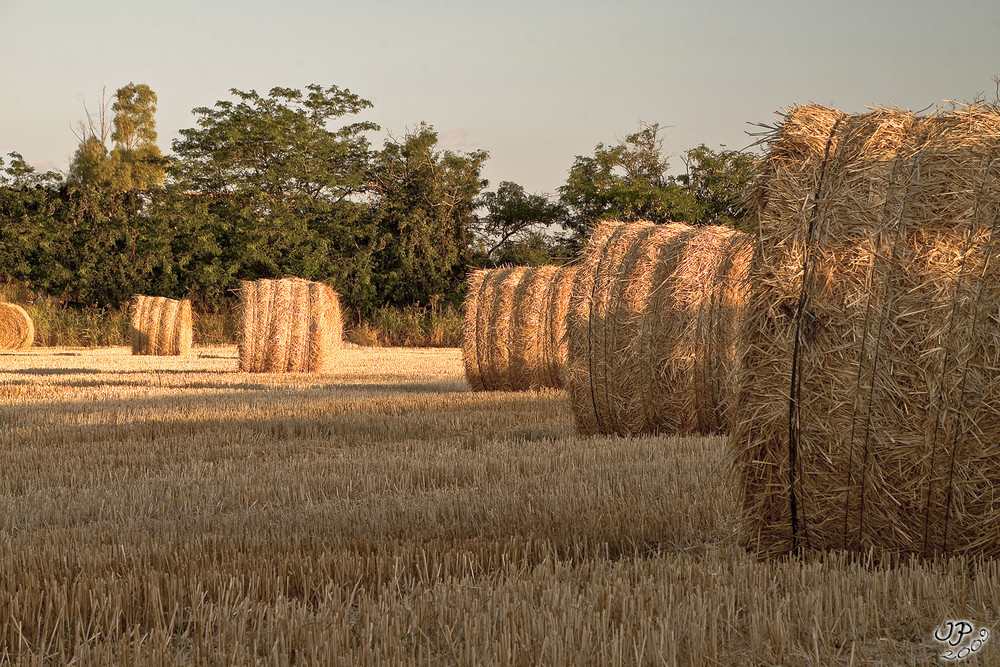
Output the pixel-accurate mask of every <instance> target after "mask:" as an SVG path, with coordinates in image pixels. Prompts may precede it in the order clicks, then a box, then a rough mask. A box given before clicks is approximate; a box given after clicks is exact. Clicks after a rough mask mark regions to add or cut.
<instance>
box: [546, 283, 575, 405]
mask: <svg viewBox="0 0 1000 667" xmlns="http://www.w3.org/2000/svg"><path fill="white" fill-rule="evenodd" d="M575 276H576V266H574V265H564V266H561V267H559V268H558V270H556V271H555V272H553V273H552V276H551V279H550V280H549V285H548V289H547V292H548V298H547V303H546V304H545V318H544V323H543V325H542V336H543V338H542V342H543V345H544V353H543V358H544V368H543V370H542V374H543V376H544V378H545V383H546V386H549V387H556V388H558V387H564V386H565V385H566V364H567V361H568V349H567V348H568V345H569V343H568V341H567V338H566V317H567V314H568V313H569V302H570V295H571V294H572V291H573V279H574V277H575Z"/></svg>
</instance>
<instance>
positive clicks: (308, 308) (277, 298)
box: [238, 278, 343, 373]
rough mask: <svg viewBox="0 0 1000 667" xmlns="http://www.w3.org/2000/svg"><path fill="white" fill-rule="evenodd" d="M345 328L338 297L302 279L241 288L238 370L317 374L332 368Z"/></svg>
mask: <svg viewBox="0 0 1000 667" xmlns="http://www.w3.org/2000/svg"><path fill="white" fill-rule="evenodd" d="M342 333H343V324H342V322H341V317H340V303H339V300H338V298H337V293H336V292H335V291H333V289H331V288H330V287H329V286H327V285H324V284H323V283H318V282H312V281H307V280H303V279H301V278H284V279H281V280H268V279H262V280H257V281H253V282H246V281H245V282H243V283H242V285H241V287H240V334H239V338H238V349H239V368H240V370H242V371H246V372H250V373H261V372H264V373H268V372H270V373H282V372H299V373H316V372H326V371H329V370H331V369H332V368H333V362H334V358H335V356H336V353H337V351H338V350H339V349H340V346H341V339H342Z"/></svg>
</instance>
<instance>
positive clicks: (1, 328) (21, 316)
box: [0, 303, 35, 350]
mask: <svg viewBox="0 0 1000 667" xmlns="http://www.w3.org/2000/svg"><path fill="white" fill-rule="evenodd" d="M34 342H35V323H34V322H32V321H31V317H30V316H29V315H28V313H27V312H25V310H24V308H21V306H17V305H15V304H13V303H0V350H24V349H27V348H29V347H31V344H32V343H34Z"/></svg>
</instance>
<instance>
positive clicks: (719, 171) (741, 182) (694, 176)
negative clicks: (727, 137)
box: [677, 144, 759, 231]
mask: <svg viewBox="0 0 1000 667" xmlns="http://www.w3.org/2000/svg"><path fill="white" fill-rule="evenodd" d="M758 159H759V158H758V157H757V156H756V155H753V154H751V153H745V152H741V151H726V150H722V151H717V152H716V151H712V150H711V149H709V148H707V147H706V146H705V144H701V145H699V146H697V147H696V148H692V149H691V150H689V151H687V153H685V160H684V162H685V164H686V165H687V172H686V173H685V174H683V175H681V176H679V177H678V178H677V181H678V182H679V183H680V184H682V185H683V186H684V187H685V188H686V189H687V190H688V191H690V192H691V193H692V194H693V195H694V197H695V199H696V200H697V201H698V206H699V213H698V223H699V224H704V225H727V226H730V227H736V228H737V229H743V230H744V231H746V226H747V221H748V216H749V214H750V205H751V203H750V191H751V188H752V186H753V183H754V175H755V173H756V168H757V161H758Z"/></svg>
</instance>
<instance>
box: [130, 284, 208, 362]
mask: <svg viewBox="0 0 1000 667" xmlns="http://www.w3.org/2000/svg"><path fill="white" fill-rule="evenodd" d="M192 335H193V334H192V324H191V301H190V300H188V299H183V300H176V299H168V298H166V297H162V296H145V295H142V294H137V295H135V296H134V297H132V321H131V324H130V326H129V341H130V342H131V344H132V354H147V355H182V354H188V353H190V352H191V341H192Z"/></svg>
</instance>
